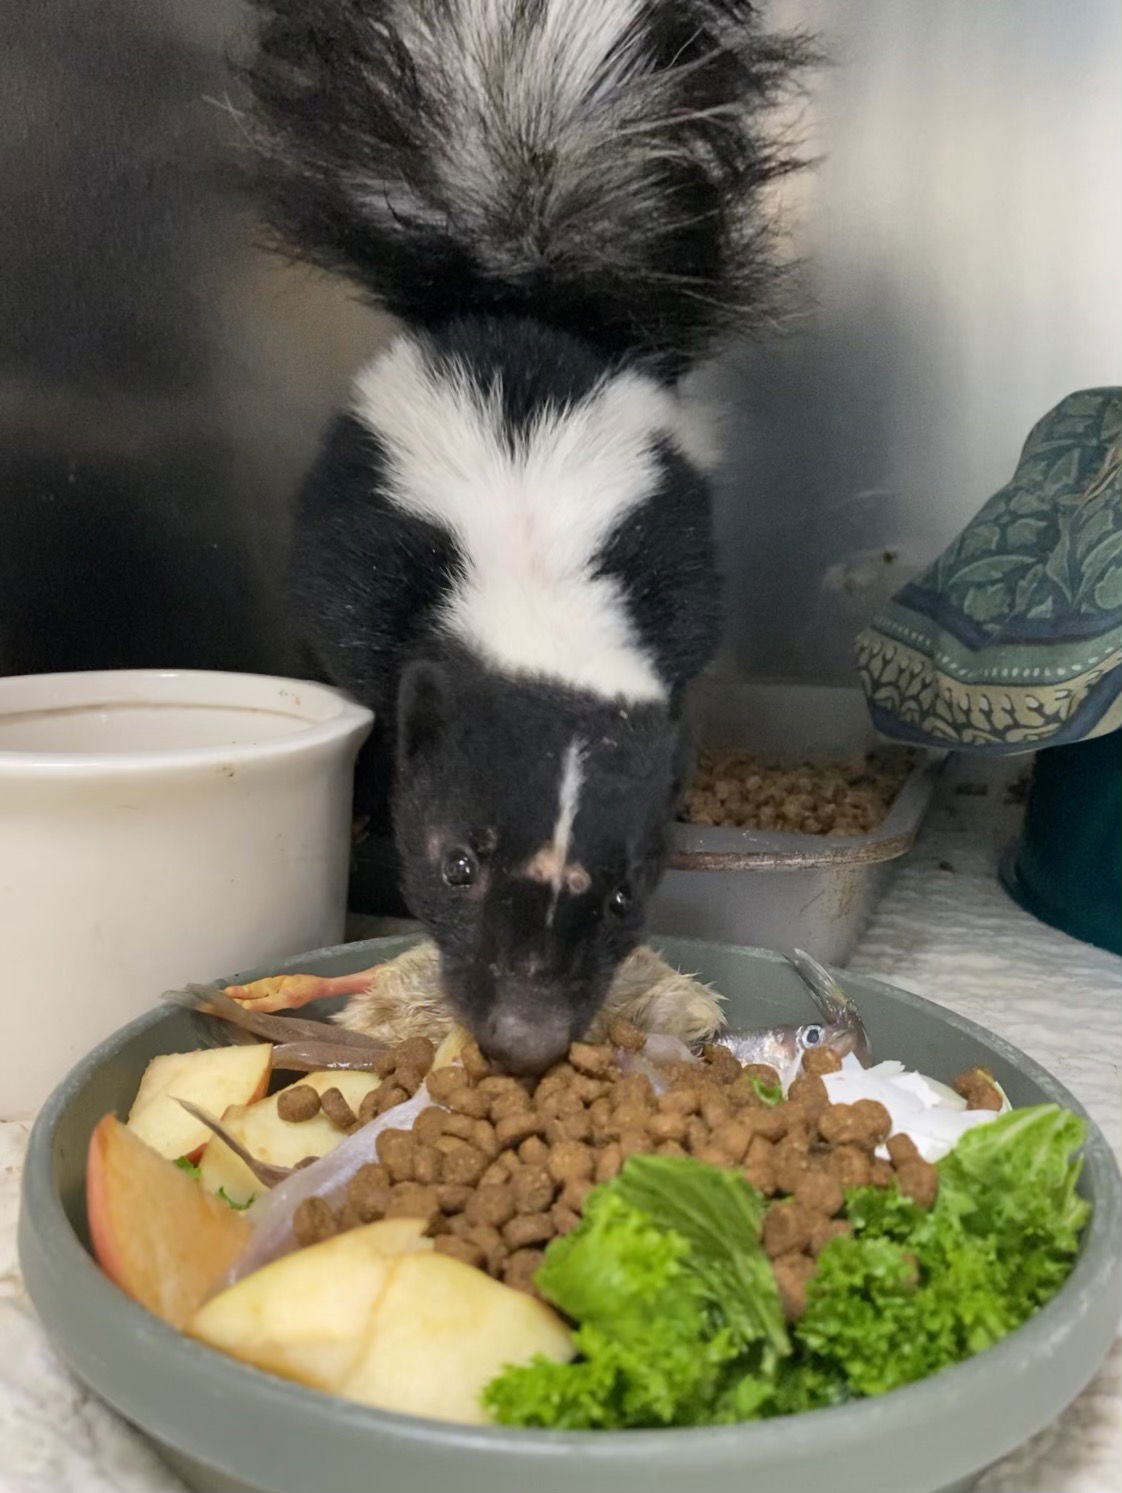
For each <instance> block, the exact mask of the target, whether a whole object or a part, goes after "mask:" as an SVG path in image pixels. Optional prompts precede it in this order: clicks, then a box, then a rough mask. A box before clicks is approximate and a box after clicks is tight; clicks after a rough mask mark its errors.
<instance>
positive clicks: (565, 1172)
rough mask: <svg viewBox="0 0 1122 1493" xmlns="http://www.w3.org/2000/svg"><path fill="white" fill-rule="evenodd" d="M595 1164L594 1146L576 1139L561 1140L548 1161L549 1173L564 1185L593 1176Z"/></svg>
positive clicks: (551, 1152)
mask: <svg viewBox="0 0 1122 1493" xmlns="http://www.w3.org/2000/svg"><path fill="white" fill-rule="evenodd" d="M595 1164H596V1157H595V1154H594V1153H593V1150H592V1147H591V1146H586V1145H585V1144H584V1143H583V1142H582V1141H576V1140H567V1141H561V1142H560V1144H559V1145H556V1146H554V1147H553V1149H552V1150H551V1151H550V1153H549V1160H548V1161H547V1162H546V1165H547V1167H548V1168H549V1175H550V1176H551V1177H552V1178H553V1180H554V1181H555V1182H558V1183H560V1184H561V1185H562V1186H564V1185H565V1184H566V1183H568V1182H574V1181H578V1180H583V1179H584V1178H586V1177H591V1176H592V1169H593V1167H594V1166H595Z"/></svg>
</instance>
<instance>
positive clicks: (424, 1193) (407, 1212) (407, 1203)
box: [386, 1182, 441, 1223]
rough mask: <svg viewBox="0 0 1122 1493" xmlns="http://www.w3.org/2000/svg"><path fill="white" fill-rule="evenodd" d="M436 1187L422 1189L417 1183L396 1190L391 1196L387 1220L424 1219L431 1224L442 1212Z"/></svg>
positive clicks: (405, 1184) (404, 1184) (403, 1185)
mask: <svg viewBox="0 0 1122 1493" xmlns="http://www.w3.org/2000/svg"><path fill="white" fill-rule="evenodd" d="M440 1211H441V1210H440V1203H439V1201H438V1200H437V1195H436V1188H435V1187H422V1186H421V1185H420V1183H417V1182H404V1183H402V1184H401V1186H400V1188H396V1187H395V1188H394V1189H393V1192H392V1193H391V1195H390V1202H389V1207H388V1208H387V1209H386V1217H387V1218H423V1219H424V1220H425V1222H426V1223H429V1222H430V1221H431V1220H432V1219H434V1218H435V1217H436V1215H437V1214H438V1213H439V1212H440Z"/></svg>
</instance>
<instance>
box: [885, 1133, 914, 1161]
mask: <svg viewBox="0 0 1122 1493" xmlns="http://www.w3.org/2000/svg"><path fill="white" fill-rule="evenodd" d="M885 1145H886V1146H887V1147H888V1155H889V1159H890V1160H891V1161H892V1162H893V1163H894V1164H895V1165H896V1166H900V1165H902V1164H903V1163H904V1162H905V1161H918V1160H919V1159H920V1155H919V1151H918V1150H917V1149H916V1143H915V1141H914V1140H912V1138H911V1136H910V1135H905V1134H904V1132H903V1131H902V1130H901V1131H899V1132H898V1133H897V1134H896V1135H890V1136H889V1137H888V1140H887V1141H886V1142H885Z"/></svg>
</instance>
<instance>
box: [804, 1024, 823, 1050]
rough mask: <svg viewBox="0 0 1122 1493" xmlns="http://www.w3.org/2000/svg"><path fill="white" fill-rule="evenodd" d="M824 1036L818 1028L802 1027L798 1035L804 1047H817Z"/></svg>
mask: <svg viewBox="0 0 1122 1493" xmlns="http://www.w3.org/2000/svg"><path fill="white" fill-rule="evenodd" d="M824 1036H825V1033H824V1032H823V1030H822V1028H821V1027H820V1026H804V1027H803V1029H802V1032H801V1033H800V1040H801V1042H802V1044H803V1046H804V1047H817V1046H818V1045H819V1043H820V1042H821V1041H822V1038H823V1037H824Z"/></svg>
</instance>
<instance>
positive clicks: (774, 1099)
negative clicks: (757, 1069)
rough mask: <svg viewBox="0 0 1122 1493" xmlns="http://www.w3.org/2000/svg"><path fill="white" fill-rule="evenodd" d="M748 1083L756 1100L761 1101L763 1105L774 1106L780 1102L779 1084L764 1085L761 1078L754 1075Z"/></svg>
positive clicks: (781, 1091)
mask: <svg viewBox="0 0 1122 1493" xmlns="http://www.w3.org/2000/svg"><path fill="white" fill-rule="evenodd" d="M748 1082H749V1083H750V1084H751V1086H752V1092H753V1093H754V1094H755V1096H756V1098H757V1099H760V1100H762V1101H763V1103H764V1104H767V1105H769V1106H774V1105H776V1104H779V1103H781V1102H782V1099H783V1087H782V1085H781V1084H777V1083H765V1082H764V1081H763V1079H762V1078H757V1077H756V1076H755V1075H753V1076H752V1077H751V1078H750V1079H749V1080H748Z"/></svg>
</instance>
